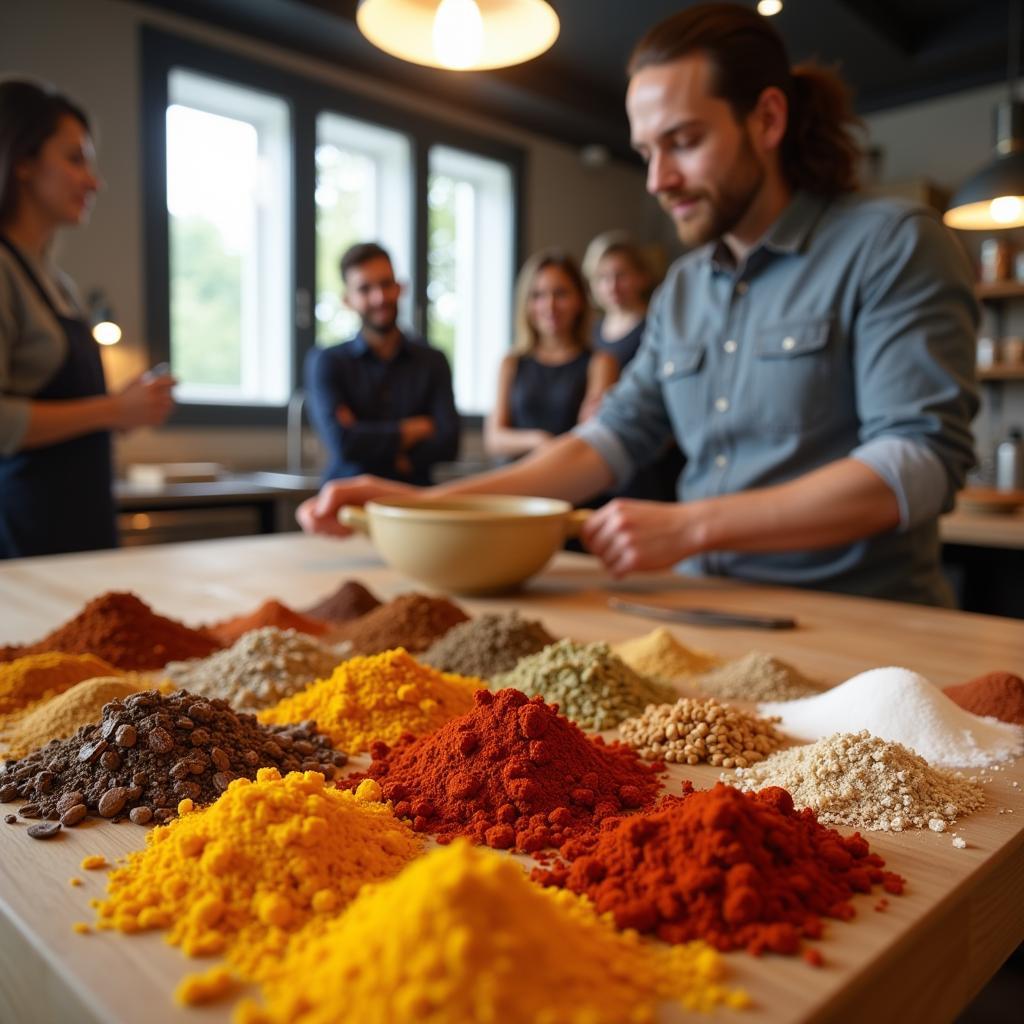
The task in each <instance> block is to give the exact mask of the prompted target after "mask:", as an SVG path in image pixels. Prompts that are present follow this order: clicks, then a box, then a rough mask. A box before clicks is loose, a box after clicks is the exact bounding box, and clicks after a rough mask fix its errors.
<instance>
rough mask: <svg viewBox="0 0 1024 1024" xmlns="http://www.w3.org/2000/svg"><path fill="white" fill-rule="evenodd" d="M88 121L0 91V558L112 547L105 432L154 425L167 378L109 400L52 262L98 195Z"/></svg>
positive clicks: (26, 85)
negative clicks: (60, 239) (58, 243)
mask: <svg viewBox="0 0 1024 1024" xmlns="http://www.w3.org/2000/svg"><path fill="white" fill-rule="evenodd" d="M93 160H94V152H93V145H92V138H91V134H90V130H89V122H88V120H87V119H86V116H85V114H84V113H83V112H82V111H81V110H80V109H79V108H78V107H77V106H76V105H75V104H73V103H72V102H71V101H70V100H68V99H66V98H65V97H63V96H60V95H59V94H57V93H55V92H52V91H50V90H48V89H45V88H42V87H40V86H38V85H36V84H34V83H32V82H24V81H13V80H12V81H6V82H3V83H0V558H15V557H20V556H23V555H41V554H51V553H55V552H59V551H84V550H89V549H93V548H106V547H113V546H114V545H115V544H116V543H117V530H116V522H115V509H114V500H113V494H112V476H113V470H112V464H111V443H110V432H111V430H114V429H127V428H130V427H137V426H143V425H153V424H157V423H161V422H163V420H164V419H165V418H166V417H167V414H168V413H169V412H170V409H171V404H172V400H171V395H170V388H171V384H172V381H171V380H170V379H169V378H162V379H161V378H154V379H149V378H146V377H145V376H144V377H140V378H139V379H138V380H136V381H133V382H132V383H131V384H129V385H128V386H127V387H125V388H124V389H123V390H121V391H120V392H118V393H117V394H113V395H108V394H107V391H106V385H105V382H104V376H103V366H102V363H101V361H100V356H99V351H98V348H97V344H96V342H95V341H94V340H93V337H92V334H91V333H90V330H89V325H88V324H87V323H86V321H85V318H84V317H83V315H82V311H81V307H80V306H79V304H78V300H77V297H76V295H75V291H74V286H73V285H72V284H71V282H70V280H68V279H67V278H66V277H64V276H63V275H62V274H60V272H59V271H57V270H56V268H55V267H54V266H53V264H52V262H51V259H50V252H51V248H52V244H53V240H54V237H55V235H56V234H57V231H58V230H59V229H60V228H63V227H67V226H75V225H78V224H82V223H84V222H85V221H86V220H87V219H88V216H89V211H90V209H91V207H92V201H93V198H94V197H95V194H96V191H97V189H98V188H99V179H98V178H97V176H96V172H95V170H94V166H93Z"/></svg>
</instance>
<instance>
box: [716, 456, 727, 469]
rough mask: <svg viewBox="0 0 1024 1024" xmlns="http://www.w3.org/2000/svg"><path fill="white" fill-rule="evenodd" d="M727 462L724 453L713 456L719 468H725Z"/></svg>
mask: <svg viewBox="0 0 1024 1024" xmlns="http://www.w3.org/2000/svg"><path fill="white" fill-rule="evenodd" d="M728 462H729V460H728V459H727V458H726V457H725V456H724V455H716V456H715V465H716V466H717V467H718V468H719V469H725V467H726V465H728Z"/></svg>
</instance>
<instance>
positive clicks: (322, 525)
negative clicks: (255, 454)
mask: <svg viewBox="0 0 1024 1024" xmlns="http://www.w3.org/2000/svg"><path fill="white" fill-rule="evenodd" d="M417 489H418V488H416V487H413V486H412V485H411V484H403V483H397V482H396V481H394V480H382V479H381V478H380V477H376V476H369V475H364V476H357V477H352V478H351V479H350V480H329V481H328V482H327V483H326V484H324V485H323V487H321V488H320V493H319V494H318V495H316V497H314V498H308V499H307V500H306V501H304V502H303V503H302V504H301V505H300V506H299V507H298V509H297V510H296V512H295V518H296V519H297V520H298V522H299V526H301V527H302V529H303V531H304V532H306V533H323V534H329V535H330V536H332V537H348V536H350V535H351V533H352V531H351V530H350V529H348V527H346V526H342V525H341V523H339V522H338V510H339V509H340V508H341V506H342V505H363V504H365V503H366V502H367V501H371V500H372V499H374V498H383V497H387V496H388V495H394V494H409V493H411V492H413V491H416V490H417Z"/></svg>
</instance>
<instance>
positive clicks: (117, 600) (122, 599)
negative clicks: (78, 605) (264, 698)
mask: <svg viewBox="0 0 1024 1024" xmlns="http://www.w3.org/2000/svg"><path fill="white" fill-rule="evenodd" d="M220 648H221V644H220V643H218V642H217V641H216V640H214V639H213V637H211V636H210V635H209V634H208V633H206V632H205V631H203V630H200V629H190V628H189V627H188V626H186V625H184V624H183V623H181V622H178V621H177V620H175V619H169V618H166V617H165V616H163V615H157V613H156V612H154V611H153V609H152V608H150V607H149V605H148V604H146V603H145V602H144V601H142V600H140V599H139V598H138V597H136V596H135V594H131V593H126V592H118V591H109V592H108V593H106V594H101V595H100V596H99V597H94V598H93V599H92V600H91V601H90V602H89V603H88V604H87V605H86V606H85V607H84V608H83V609H82V610H81V611H80V612H79V613H78V614H77V615H76V616H75V617H74V618H73V619H71V620H69V621H68V622H66V623H64V625H63V626H60V627H59V628H58V629H55V630H54V631H53V632H52V633H50V634H49V635H48V636H45V637H43V639H42V640H39V641H38V642H36V643H34V644H27V645H25V646H23V647H5V648H3V649H2V650H0V661H10V660H11V659H13V658H20V657H24V656H25V655H27V654H42V653H45V652H46V651H61V652H63V653H64V654H94V655H96V657H98V658H102V659H103V660H104V661H106V662H107V663H108V665H112V666H114V667H115V668H121V669H126V670H127V671H135V672H146V671H148V670H150V669H157V668H163V666H164V665H165V664H166V663H167V662H169V661H184V660H185V659H187V658H205V657H206V656H207V655H208V654H212V653H213V652H214V651H217V650H220ZM109 674H110V670H109V668H108V669H106V670H105V671H103V672H96V673H94V675H109Z"/></svg>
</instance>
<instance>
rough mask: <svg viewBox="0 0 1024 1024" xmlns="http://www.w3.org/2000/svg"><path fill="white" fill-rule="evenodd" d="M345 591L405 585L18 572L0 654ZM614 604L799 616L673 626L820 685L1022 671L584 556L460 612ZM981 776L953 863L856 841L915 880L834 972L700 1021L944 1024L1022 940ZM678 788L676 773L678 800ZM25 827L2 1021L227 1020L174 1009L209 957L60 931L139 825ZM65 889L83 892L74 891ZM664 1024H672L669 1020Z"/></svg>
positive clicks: (171, 565)
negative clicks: (92, 614)
mask: <svg viewBox="0 0 1024 1024" xmlns="http://www.w3.org/2000/svg"><path fill="white" fill-rule="evenodd" d="M350 577H356V578H359V579H361V580H363V581H364V582H366V583H367V584H368V585H369V586H370V587H371V588H373V589H374V590H376V591H377V592H378V593H379V594H380V595H381V596H392V595H394V594H397V593H400V592H402V591H404V590H408V589H411V585H410V584H409V583H408V581H406V580H403V579H401V578H400V577H398V576H397V575H396V574H395V573H393V572H391V571H390V570H389V569H387V568H386V567H384V566H383V565H382V564H381V563H380V561H379V560H378V559H377V558H376V556H375V555H374V553H373V551H372V549H370V548H369V547H367V546H366V545H365V544H363V543H362V542H359V541H349V542H345V543H338V542H334V541H330V540H324V539H314V538H308V537H301V536H294V535H292V536H275V537H260V538H246V539H241V540H230V541H207V542H200V543H194V544H182V545H169V546H166V547H153V548H137V549H134V550H130V551H128V550H126V551H119V552H111V553H105V554H96V555H68V556H58V557H53V558H38V559H24V560H22V561H19V562H13V563H9V564H7V565H4V566H2V567H0V609H2V613H0V643H4V642H14V641H17V642H24V641H29V640H34V639H36V638H38V637H39V636H41V635H42V634H44V633H45V632H47V631H48V630H50V629H51V628H53V627H55V626H57V625H59V624H60V623H61V622H63V621H65V620H66V619H67V618H69V617H70V616H71V615H73V614H75V613H76V612H77V611H78V610H79V609H80V608H81V606H82V604H83V603H84V602H85V601H86V600H87V599H88V598H90V597H92V596H95V595H96V594H99V593H102V592H103V591H106V590H112V589H131V590H134V591H136V592H137V593H138V594H139V595H140V596H142V597H143V598H144V599H145V600H146V601H148V602H149V603H150V604H151V605H152V606H153V607H154V608H155V609H156V610H157V611H159V612H162V613H164V614H167V615H172V616H175V617H179V618H182V619H185V620H186V621H188V622H190V623H198V622H204V621H209V620H211V619H215V618H222V617H224V616H226V615H230V614H234V613H239V612H245V611H249V610H251V609H252V608H253V607H254V606H255V605H256V604H258V603H259V602H260V601H262V600H263V599H264V598H266V597H269V596H276V597H278V598H280V599H281V600H283V601H285V602H286V603H288V604H291V605H293V606H297V607H302V606H304V605H306V604H309V603H312V601H313V600H315V599H317V598H319V597H320V596H322V595H324V594H326V593H328V592H330V591H332V590H333V589H334V588H335V587H336V586H337V585H338V584H339V583H340V582H341V581H343V580H344V579H347V578H350ZM611 591H615V592H619V593H622V592H627V593H634V594H637V593H640V594H644V595H645V596H653V597H656V598H657V599H658V600H661V601H664V602H669V603H673V604H676V605H679V606H686V605H692V606H706V605H713V606H715V607H721V608H726V609H730V610H736V611H771V612H772V613H777V614H786V615H792V616H795V617H796V618H797V620H798V621H799V628H798V629H796V630H793V631H791V632H779V633H769V632H759V631H756V630H739V629H729V630H724V629H708V628H699V629H698V628H695V627H689V626H685V627H684V626H679V627H672V628H673V631H674V632H675V633H676V635H677V636H678V637H679V639H680V640H682V641H683V642H684V643H687V644H691V645H695V646H700V647H704V648H707V649H710V650H713V651H717V652H719V653H721V654H723V655H726V656H735V655H740V654H743V653H745V652H746V651H748V650H750V649H752V648H758V649H762V650H767V651H770V652H772V653H774V654H777V655H778V656H780V657H782V658H785V659H788V660H791V661H793V662H794V663H795V664H796V665H797V666H798V667H800V668H801V669H803V670H804V671H805V672H807V673H808V674H811V675H817V676H819V677H820V678H822V679H824V680H826V681H827V682H829V683H839V682H841V681H842V680H844V679H846V678H848V677H849V676H851V675H853V674H854V673H857V672H860V671H862V670H864V669H867V668H871V667H875V666H879V665H887V664H899V665H906V666H908V667H910V668H913V669H916V670H917V671H919V672H921V673H923V674H924V675H926V676H928V677H929V678H931V679H932V680H933V681H934V682H935V683H938V684H940V685H946V684H949V683H953V682H960V681H962V680H964V679H967V678H970V677H971V676H974V675H977V674H979V673H981V672H984V671H987V670H989V669H994V668H1007V669H1013V670H1015V671H1017V672H1020V671H1021V670H1022V669H1024V627H1022V626H1021V624H1020V623H1019V622H1016V621H1013V620H1009V619H998V618H992V617H986V616H977V615H967V614H964V613H958V612H950V611H943V610H937V609H928V608H916V607H911V606H905V605H897V604H892V603H885V602H879V601H866V600H861V599H854V598H843V597H834V596H830V595H825V594H820V593H811V592H801V591H796V590H786V589H774V588H755V587H752V586H747V585H741V584H736V583H732V582H728V581H693V580H681V579H679V578H677V577H670V576H652V577H647V578H644V579H640V580H637V581H635V582H630V581H627V582H625V583H620V584H616V583H614V582H613V581H611V580H610V579H609V578H608V577H607V576H606V575H605V574H604V573H603V572H602V571H601V570H600V569H599V568H598V567H597V566H596V563H595V562H593V560H591V559H589V558H587V557H584V556H574V555H560V556H559V557H558V558H557V559H556V561H555V562H554V563H553V566H552V568H551V569H549V571H548V572H546V573H545V574H543V575H542V576H541V577H539V578H537V579H536V580H534V581H533V582H532V583H531V585H530V586H529V588H528V589H527V590H525V591H524V592H522V593H520V594H518V595H515V596H512V597H504V598H491V599H480V600H467V601H464V602H462V603H463V604H464V605H465V606H466V607H467V609H468V610H470V611H472V612H483V611H488V610H504V609H507V608H513V607H516V608H520V609H522V610H523V611H524V612H525V613H526V614H528V615H531V616H534V617H537V618H540V619H542V620H543V622H544V623H545V624H546V625H547V626H548V628H549V629H550V630H551V631H552V632H554V633H556V634H561V635H571V636H573V637H575V638H577V639H580V640H598V639H600V640H608V641H611V642H615V641H619V640H623V639H626V638H628V637H631V636H636V635H638V634H640V633H644V632H646V631H647V630H648V629H650V628H652V627H653V626H654V625H656V624H655V623H653V622H649V621H646V620H643V619H638V618H632V617H629V616H626V615H624V614H621V613H617V612H612V611H610V610H609V609H608V607H607V598H608V595H609V592H611ZM686 774H687V775H688V777H690V778H693V779H694V781H695V782H696V783H697V784H698V785H709V784H710V783H711V782H713V781H714V779H715V778H716V776H717V772H716V771H715V770H714V769H711V768H708V767H706V766H701V767H699V768H695V769H691V770H689V771H688V772H687V773H686ZM986 774H991V776H992V779H993V781H992V782H991V783H989V784H988V785H987V786H986V789H987V793H988V795H989V804H988V806H986V807H985V808H984V809H983V810H982V811H980V812H978V813H977V814H974V815H972V816H970V817H968V818H965V819H963V820H962V823H961V826H960V831H961V834H962V835H963V836H964V837H965V838H966V839H967V842H968V847H967V849H965V850H958V849H955V848H954V847H953V846H952V845H951V842H950V836H949V834H948V833H947V834H944V835H937V834H934V833H931V832H927V831H925V832H923V833H922V832H915V833H903V834H899V835H890V834H887V833H870V834H868V838H869V840H870V842H871V845H872V847H873V848H874V849H876V850H877V851H878V852H879V853H881V854H882V855H883V856H884V857H885V858H886V860H887V861H888V866H889V867H890V868H892V869H893V870H895V871H898V872H900V873H901V874H902V875H904V876H905V877H906V878H907V879H908V888H907V892H906V894H905V895H904V896H902V897H898V898H892V899H891V900H890V906H889V909H888V910H887V911H886V912H885V913H875V912H874V911H873V909H872V908H873V906H874V904H875V902H876V899H877V897H874V898H873V897H863V896H862V897H858V898H857V899H856V901H855V904H856V907H857V910H858V915H857V917H856V918H855V919H854V921H853V922H852V923H849V924H843V923H840V922H829V923H828V925H827V930H826V937H825V939H824V941H823V942H821V943H819V944H818V947H819V948H820V950H821V952H822V954H823V955H824V957H825V961H826V966H825V967H824V968H822V969H820V970H815V969H814V968H811V967H809V966H808V965H807V964H805V963H804V962H803V961H801V960H799V959H790V958H782V957H768V958H765V959H762V960H755V959H753V958H752V957H749V956H747V955H746V954H739V953H736V954H730V955H729V956H728V957H727V959H728V962H729V966H730V968H731V971H732V980H733V982H734V983H736V984H739V985H742V986H744V987H746V988H747V990H748V991H749V992H750V994H751V995H752V996H753V997H754V999H755V1001H756V1008H755V1009H753V1010H750V1011H747V1012H745V1013H742V1014H739V1013H730V1012H721V1013H719V1014H717V1015H716V1016H715V1017H709V1018H701V1019H706V1020H715V1019H717V1020H723V1019H727V1020H736V1021H749V1022H750V1024H760V1022H765V1024H768V1022H771V1024H776V1022H780V1024H781V1022H795V1021H851V1022H854V1021H857V1022H860V1021H868V1020H870V1021H872V1022H873V1024H881V1022H886V1021H893V1022H897V1021H898V1022H900V1024H916V1022H919V1021H927V1022H929V1024H930V1022H942V1021H950V1020H952V1019H953V1018H954V1017H955V1015H956V1014H957V1013H958V1012H959V1011H960V1009H962V1007H963V1006H964V1005H966V1003H967V1002H968V1001H969V1000H970V999H971V998H972V997H973V996H974V995H975V994H976V993H977V991H978V990H979V989H980V988H981V987H982V986H983V985H984V983H985V982H986V981H987V980H988V978H989V977H990V976H991V975H992V974H993V973H994V972H995V970H996V969H997V968H998V966H999V965H1000V964H1001V963H1002V961H1003V960H1004V959H1005V958H1006V956H1008V955H1009V953H1010V952H1011V951H1012V950H1013V948H1014V947H1015V946H1016V945H1017V944H1018V943H1020V942H1021V941H1022V939H1024V765H1022V763H1021V762H1017V763H1016V764H1015V765H1011V766H1008V767H1006V768H1004V769H1002V770H1000V771H996V772H991V773H986ZM682 777H683V773H682V771H681V770H680V769H675V770H674V774H673V776H672V779H671V781H670V785H671V786H672V787H673V788H675V787H676V786H677V784H678V783H677V780H678V779H680V778H682ZM1013 783H1017V784H1018V787H1017V788H1015V787H1014V785H1013ZM11 809H12V808H11V807H9V806H8V807H5V808H4V810H5V811H9V810H11ZM1000 811H1002V812H1003V813H1000ZM23 829H24V826H23V825H19V826H14V827H9V826H5V825H0V1021H3V1022H5V1024H6V1022H8V1021H10V1022H12V1024H14V1022H17V1024H53V1022H60V1024H64V1022H69V1024H72V1022H73V1024H94V1022H119V1024H132V1022H135V1021H139V1020H143V1019H145V1020H146V1021H147V1022H148V1024H164V1022H172V1021H174V1022H178V1021H181V1022H184V1021H192V1022H196V1024H206V1022H217V1024H221V1022H227V1021H228V1020H229V1019H230V1010H229V1008H227V1007H218V1008H212V1009H205V1010H182V1009H179V1008H177V1007H176V1006H175V1005H174V1004H173V1003H172V1001H171V992H172V990H173V987H174V985H175V984H176V982H177V980H178V979H179V978H180V977H181V976H182V975H184V974H185V973H187V972H188V971H190V970H194V969H196V968H197V967H203V966H205V962H197V961H188V960H186V959H185V958H184V957H182V956H181V954H180V953H179V952H178V951H177V950H175V949H172V948H170V947H168V946H166V945H165V944H164V943H163V941H162V937H161V936H160V935H159V934H154V933H150V934H146V935H139V936H123V935H118V934H112V933H109V932H103V933H94V934H92V935H87V936H79V935H76V934H74V933H72V931H71V924H72V922H74V921H78V920H81V921H91V919H92V914H91V910H90V908H89V906H88V900H89V898H91V897H95V896H99V895H101V893H102V888H103V877H104V876H103V873H102V872H84V871H81V870H79V867H78V865H79V861H80V860H81V858H82V857H84V856H85V855H87V854H90V853H104V854H106V855H107V857H108V859H109V858H113V857H115V856H118V855H121V854H124V853H126V852H128V851H130V850H132V849H136V848H138V847H139V846H141V844H142V830H141V829H139V828H137V827H136V826H133V825H130V824H127V823H125V824H122V825H118V826H111V825H97V824H93V825H89V826H82V827H79V828H78V829H76V830H71V831H65V832H64V833H62V834H61V835H60V836H59V837H58V838H57V839H56V840H51V841H49V842H46V843H41V842H33V841H32V840H29V839H28V838H27V837H26V836H25V835H24V832H23ZM72 875H77V876H79V877H81V878H83V879H84V881H85V885H84V886H82V887H81V888H71V887H70V886H69V885H68V879H69V878H70V877H71V876H72ZM664 1019H665V1020H666V1021H678V1020H682V1019H683V1017H682V1015H681V1014H678V1013H676V1012H675V1011H672V1010H667V1011H666V1012H665V1014H664Z"/></svg>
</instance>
